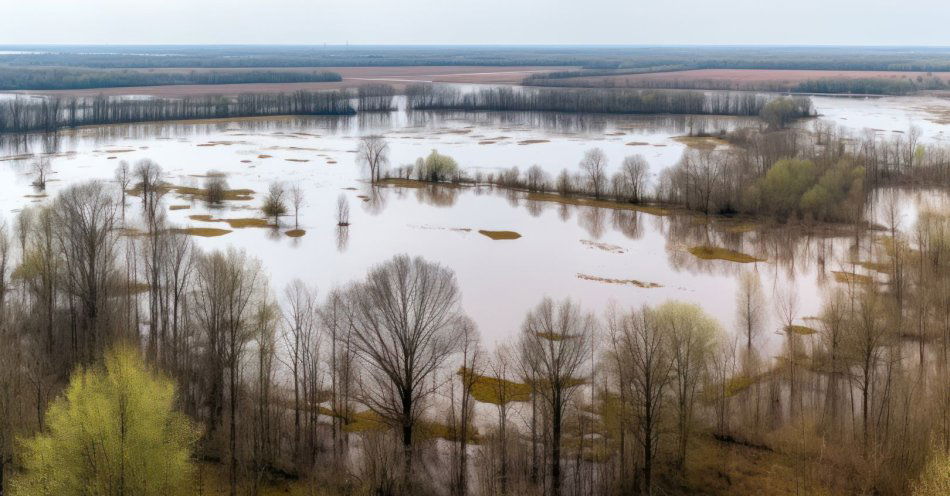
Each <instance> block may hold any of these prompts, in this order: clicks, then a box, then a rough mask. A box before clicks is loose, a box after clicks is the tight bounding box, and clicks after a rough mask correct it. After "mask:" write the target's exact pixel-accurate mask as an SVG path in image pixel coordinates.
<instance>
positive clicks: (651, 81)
mask: <svg viewBox="0 0 950 496" xmlns="http://www.w3.org/2000/svg"><path fill="white" fill-rule="evenodd" d="M660 69H661V70H654V69H652V68H647V69H634V70H617V71H577V72H566V73H564V74H565V75H563V76H560V77H558V74H559V73H548V74H538V75H532V76H530V77H528V78H525V80H524V84H525V85H530V86H548V87H551V86H556V87H569V88H614V89H616V88H637V89H670V90H673V89H675V90H712V91H772V92H782V93H830V94H851V95H907V94H910V93H914V92H917V91H921V90H940V89H946V88H947V86H948V84H947V81H946V80H944V79H941V78H940V77H939V76H933V75H929V74H928V75H926V76H924V75H916V77H915V75H914V74H900V73H897V74H900V76H892V77H865V78H832V77H828V78H819V79H808V80H804V81H799V82H793V81H742V80H740V79H735V80H728V79H703V78H697V77H686V78H677V77H676V75H675V74H674V75H672V76H668V77H662V78H660V77H649V76H647V77H636V75H637V74H649V73H651V72H667V71H678V70H689V68H685V69H684V68H680V67H670V68H660ZM596 76H613V77H596ZM622 76H632V77H622Z"/></svg>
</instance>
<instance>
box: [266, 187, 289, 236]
mask: <svg viewBox="0 0 950 496" xmlns="http://www.w3.org/2000/svg"><path fill="white" fill-rule="evenodd" d="M285 196H286V191H285V190H284V185H283V184H281V183H276V182H275V183H271V185H270V187H269V188H268V190H267V196H265V197H264V204H263V205H261V211H262V212H264V215H266V216H268V217H273V218H274V224H275V225H276V224H279V223H280V216H281V215H284V214H286V213H287V203H286V202H285V201H284V197H285Z"/></svg>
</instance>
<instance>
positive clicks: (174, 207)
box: [168, 205, 191, 210]
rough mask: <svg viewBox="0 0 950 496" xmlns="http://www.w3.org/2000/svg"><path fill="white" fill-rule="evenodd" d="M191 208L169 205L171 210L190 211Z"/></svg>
mask: <svg viewBox="0 0 950 496" xmlns="http://www.w3.org/2000/svg"><path fill="white" fill-rule="evenodd" d="M189 208H191V205H169V206H168V209H169V210H188V209H189Z"/></svg>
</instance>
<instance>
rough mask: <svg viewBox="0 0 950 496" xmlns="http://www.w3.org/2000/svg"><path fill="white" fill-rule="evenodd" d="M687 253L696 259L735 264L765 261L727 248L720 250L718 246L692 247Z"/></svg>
mask: <svg viewBox="0 0 950 496" xmlns="http://www.w3.org/2000/svg"><path fill="white" fill-rule="evenodd" d="M689 252H690V253H692V254H693V256H695V257H696V258H701V259H703V260H725V261H727V262H736V263H752V262H764V261H765V259H762V258H756V257H753V256H752V255H747V254H745V253H740V252H738V251H733V250H729V249H727V248H720V247H718V246H709V245H700V246H694V247H692V248H690V249H689Z"/></svg>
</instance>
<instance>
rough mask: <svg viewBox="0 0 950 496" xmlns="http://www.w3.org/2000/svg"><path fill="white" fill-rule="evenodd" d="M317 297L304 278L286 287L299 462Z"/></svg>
mask: <svg viewBox="0 0 950 496" xmlns="http://www.w3.org/2000/svg"><path fill="white" fill-rule="evenodd" d="M316 312H317V308H316V294H315V291H314V290H313V289H311V288H310V287H308V286H307V285H306V284H305V283H304V282H303V281H301V280H300V279H294V280H293V281H292V282H290V283H289V284H288V285H287V287H286V288H284V309H283V320H284V326H283V327H284V332H283V334H282V337H283V341H284V346H285V348H286V350H287V354H288V355H289V356H288V358H287V359H288V361H289V363H288V364H287V365H288V366H289V367H290V378H291V381H293V385H294V392H293V394H294V397H293V404H294V436H293V450H294V460H295V462H297V463H299V462H300V459H301V456H302V453H303V451H302V449H301V442H300V440H301V428H302V427H301V414H302V413H303V411H304V409H303V405H304V404H305V403H304V402H303V399H304V396H305V392H304V386H305V385H306V383H307V376H306V374H307V369H308V367H307V366H306V365H307V360H308V355H309V350H311V349H312V345H313V344H314V341H315V340H316V325H317V320H316V317H317V313H316Z"/></svg>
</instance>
